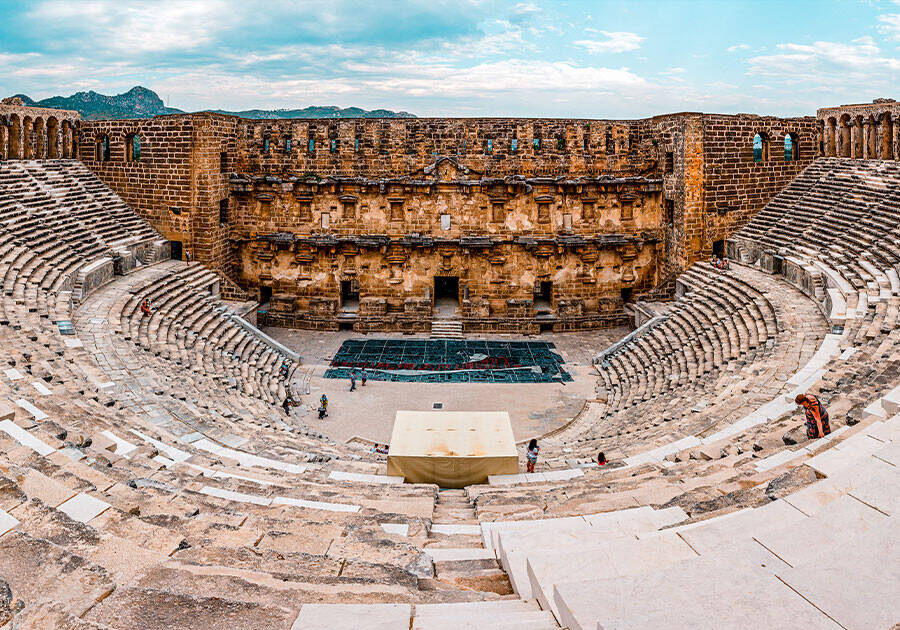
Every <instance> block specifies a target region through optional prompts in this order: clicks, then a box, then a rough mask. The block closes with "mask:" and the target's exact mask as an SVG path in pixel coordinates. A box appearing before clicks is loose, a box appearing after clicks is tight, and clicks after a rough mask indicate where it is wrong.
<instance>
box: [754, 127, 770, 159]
mask: <svg viewBox="0 0 900 630" xmlns="http://www.w3.org/2000/svg"><path fill="white" fill-rule="evenodd" d="M753 161H754V162H768V161H769V134H767V133H766V132H765V131H759V132H757V134H756V135H755V136H753Z"/></svg>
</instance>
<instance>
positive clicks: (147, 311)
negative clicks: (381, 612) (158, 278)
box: [141, 298, 152, 317]
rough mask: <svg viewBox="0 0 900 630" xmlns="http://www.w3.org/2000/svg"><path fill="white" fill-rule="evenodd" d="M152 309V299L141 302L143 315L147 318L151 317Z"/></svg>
mask: <svg viewBox="0 0 900 630" xmlns="http://www.w3.org/2000/svg"><path fill="white" fill-rule="evenodd" d="M151 312H152V309H151V308H150V298H144V299H143V300H142V301H141V313H143V314H144V315H145V316H146V317H150V313H151Z"/></svg>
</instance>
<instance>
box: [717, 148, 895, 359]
mask: <svg viewBox="0 0 900 630" xmlns="http://www.w3.org/2000/svg"><path fill="white" fill-rule="evenodd" d="M850 162H851V161H850V160H843V159H837V158H836V159H825V160H817V161H816V163H814V165H813V166H815V170H816V172H817V173H818V176H817V178H816V179H815V180H814V182H813V183H812V185H811V186H810V187H809V188H808V189H807V190H805V191H804V192H803V194H802V195H801V196H799V197H798V198H796V199H795V198H793V197H790V198H788V197H787V196H786V195H785V193H780V194H779V195H776V197H775V198H774V199H773V200H772V201H771V202H770V203H769V204H768V205H767V208H766V209H765V210H764V212H765V213H766V215H767V216H769V217H771V216H773V215H777V217H778V218H777V221H775V222H772V221H768V220H767V221H762V220H760V219H759V216H757V217H754V219H753V220H751V221H750V223H748V225H747V226H745V227H744V228H743V229H741V230H740V231H738V232H737V233H736V234H735V236H734V238H733V239H731V244H730V246H729V247H730V250H729V251H730V255H731V256H732V257H733V258H736V259H741V260H743V261H745V262H749V263H758V264H760V265H761V266H762V267H763V268H764V269H767V270H768V271H770V272H776V273H781V274H783V275H784V276H785V277H786V278H787V279H788V281H790V282H792V283H794V284H795V285H798V286H801V287H802V288H803V289H804V291H805V292H806V293H807V294H808V295H810V296H811V297H815V298H816V299H818V300H820V301H822V302H823V307H824V308H825V309H826V312H828V313H829V315H830V318H831V319H832V322H833V323H834V324H835V325H836V326H844V325H847V326H849V327H850V328H851V331H850V332H851V334H849V335H848V336H847V339H846V345H847V346H852V345H853V344H855V343H862V342H863V341H864V339H865V338H872V337H876V336H877V335H879V334H882V333H884V332H887V331H888V330H890V329H892V328H893V327H894V326H896V323H897V319H898V311H900V276H898V274H900V246H898V245H897V243H898V242H900V187H898V184H900V169H897V168H896V166H895V165H893V164H891V163H889V162H879V161H862V162H860V163H859V164H851V163H850ZM812 168H813V167H812V166H811V167H809V169H807V171H809V170H810V169H812ZM805 176H806V172H804V174H802V175H801V176H800V177H801V178H803V177H805ZM811 199H815V200H817V203H818V204H819V205H818V206H817V209H818V212H817V213H815V214H812V215H811V216H809V217H807V215H809V214H810V213H809V212H808V211H807V210H806V207H807V206H808V205H809V203H810V200H811ZM760 214H762V213H760ZM785 226H786V227H785Z"/></svg>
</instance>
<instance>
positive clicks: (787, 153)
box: [784, 133, 800, 162]
mask: <svg viewBox="0 0 900 630" xmlns="http://www.w3.org/2000/svg"><path fill="white" fill-rule="evenodd" d="M799 159H800V139H799V136H797V134H795V133H786V134H785V135H784V161H785V162H793V161H794V160H799Z"/></svg>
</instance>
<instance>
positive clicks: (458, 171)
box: [409, 156, 482, 182]
mask: <svg viewBox="0 0 900 630" xmlns="http://www.w3.org/2000/svg"><path fill="white" fill-rule="evenodd" d="M481 175H482V174H481V173H479V172H477V171H474V170H472V169H470V168H469V167H467V166H465V165H464V164H461V163H460V162H459V160H457V159H456V158H455V157H448V156H444V157H439V158H438V159H437V160H435V161H434V162H432V163H431V164H429V165H428V166H425V167H423V168H421V169H419V170H417V171H414V172H412V173H410V175H409V176H410V177H411V178H413V179H430V180H433V181H435V182H458V181H469V180H478V179H481Z"/></svg>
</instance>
